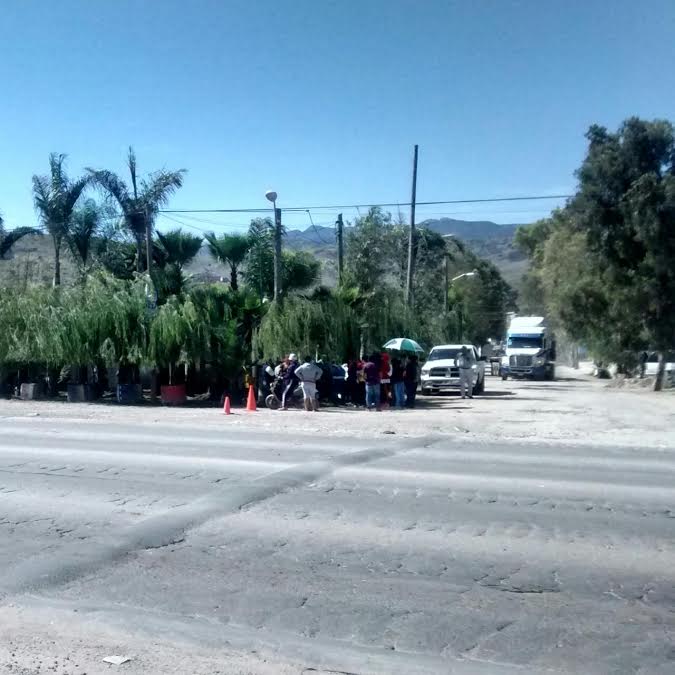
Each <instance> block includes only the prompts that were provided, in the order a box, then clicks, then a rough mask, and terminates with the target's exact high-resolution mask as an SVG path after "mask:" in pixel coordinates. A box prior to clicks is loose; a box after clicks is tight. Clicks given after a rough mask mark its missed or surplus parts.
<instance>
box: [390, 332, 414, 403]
mask: <svg viewBox="0 0 675 675" xmlns="http://www.w3.org/2000/svg"><path fill="white" fill-rule="evenodd" d="M384 348H385V349H393V350H396V351H400V352H407V353H408V354H410V355H409V356H408V361H407V363H406V365H405V368H404V369H403V376H402V380H403V388H404V389H405V407H406V408H414V407H415V398H416V396H417V381H418V376H419V373H418V365H417V354H421V353H424V349H422V347H421V346H420V344H419V343H418V342H415V340H412V339H410V338H394V339H393V340H389V342H387V343H385V344H384Z"/></svg>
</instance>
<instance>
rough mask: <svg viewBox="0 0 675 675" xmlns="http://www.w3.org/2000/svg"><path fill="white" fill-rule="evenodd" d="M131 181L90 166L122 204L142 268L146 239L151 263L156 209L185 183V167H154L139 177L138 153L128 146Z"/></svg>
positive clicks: (101, 185) (147, 257) (148, 257)
mask: <svg viewBox="0 0 675 675" xmlns="http://www.w3.org/2000/svg"><path fill="white" fill-rule="evenodd" d="M127 166H128V168H129V179H130V184H127V183H125V182H124V180H123V179H122V178H120V177H119V176H118V175H117V174H115V173H113V172H112V171H106V170H100V169H99V170H95V169H89V170H88V171H89V173H90V175H91V177H92V178H93V180H94V181H95V182H96V183H97V184H98V185H99V186H100V187H101V188H103V190H105V191H106V192H107V193H108V194H109V195H110V196H111V197H112V198H113V199H114V200H115V201H116V202H117V204H118V205H119V207H120V209H121V211H122V214H123V217H124V222H125V225H126V227H127V228H128V230H129V232H130V233H131V234H132V235H133V237H134V239H135V240H136V249H137V258H136V270H137V271H138V272H142V271H143V240H145V253H146V261H147V262H146V265H147V266H151V265H152V232H153V229H154V226H155V219H156V218H157V213H158V212H159V209H160V208H161V207H162V206H165V205H166V204H167V203H168V201H169V198H170V197H171V195H173V194H174V192H176V190H178V189H179V188H180V187H182V185H183V177H184V176H185V173H186V172H185V169H180V170H178V171H166V170H161V171H155V172H154V173H150V174H148V176H147V177H146V178H141V179H139V177H138V169H137V164H136V154H135V153H134V150H133V148H131V147H130V148H129V154H128V156H127Z"/></svg>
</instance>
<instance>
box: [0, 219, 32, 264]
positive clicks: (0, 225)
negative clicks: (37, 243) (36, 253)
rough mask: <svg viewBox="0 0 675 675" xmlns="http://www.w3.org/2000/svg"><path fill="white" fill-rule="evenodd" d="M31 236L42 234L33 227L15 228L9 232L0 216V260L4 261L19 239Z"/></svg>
mask: <svg viewBox="0 0 675 675" xmlns="http://www.w3.org/2000/svg"><path fill="white" fill-rule="evenodd" d="M29 234H38V235H41V234H42V232H40V230H36V229H35V228H33V227H15V228H14V229H13V230H9V231H8V230H6V229H5V221H4V220H3V219H2V216H0V260H4V258H5V256H6V255H7V254H8V253H9V252H10V251H11V249H12V246H14V244H16V242H17V241H19V239H21V238H23V237H25V236H27V235H29Z"/></svg>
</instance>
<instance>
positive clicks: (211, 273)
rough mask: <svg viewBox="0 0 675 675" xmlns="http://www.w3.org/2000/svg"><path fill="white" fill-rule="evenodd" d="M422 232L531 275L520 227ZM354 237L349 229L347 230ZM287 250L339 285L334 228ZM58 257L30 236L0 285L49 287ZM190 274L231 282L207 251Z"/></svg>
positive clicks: (515, 282)
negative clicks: (318, 265)
mask: <svg viewBox="0 0 675 675" xmlns="http://www.w3.org/2000/svg"><path fill="white" fill-rule="evenodd" d="M420 226H424V227H428V228H429V229H431V230H433V231H434V232H438V233H439V234H444V235H454V236H456V237H457V238H459V239H462V240H463V241H464V242H465V243H466V244H467V245H468V247H469V248H470V249H471V250H472V251H473V252H474V253H476V255H478V256H480V257H481V258H486V259H488V260H490V261H491V262H493V263H494V264H495V265H496V266H497V267H498V268H499V270H500V271H501V273H502V275H503V276H504V278H505V279H506V281H508V282H509V283H510V284H511V285H512V286H514V287H515V288H518V286H519V285H520V281H521V279H522V276H523V274H524V273H525V271H526V270H527V265H528V263H527V259H526V258H525V256H523V255H522V253H520V252H519V251H518V250H517V249H516V248H515V246H514V244H513V238H514V234H515V231H516V228H517V227H518V226H517V225H498V224H497V223H493V222H491V221H470V220H454V219H452V218H441V219H439V220H426V221H424V222H422V223H420ZM345 231H346V232H347V231H349V228H348V227H347V228H345ZM284 246H286V247H288V248H290V249H295V250H307V251H310V252H311V253H313V254H314V255H316V256H317V258H319V259H320V260H321V262H322V264H323V269H322V282H323V283H324V284H326V285H332V284H334V283H335V281H336V279H337V260H336V258H337V249H336V244H335V230H334V229H333V228H332V227H319V226H317V227H309V228H307V229H306V230H289V231H288V232H287V233H286V236H285V239H284ZM52 261H53V251H52V242H51V239H50V238H49V237H47V236H42V237H38V236H30V237H25V238H24V239H22V240H20V241H19V242H18V243H17V244H16V246H15V247H14V249H13V251H12V253H10V255H9V256H8V259H6V260H2V261H0V285H3V284H8V283H25V282H26V281H40V282H49V281H50V280H51V277H52V274H53V262H52ZM62 266H63V269H62V276H63V281H64V283H68V282H69V281H71V280H72V279H73V278H74V276H75V266H74V265H73V262H72V259H71V257H70V254H69V252H68V251H67V250H66V248H65V247H64V250H63V253H62ZM186 271H187V272H188V273H189V274H192V275H194V276H195V277H196V278H198V279H207V278H208V279H217V278H219V277H221V276H224V277H227V269H226V268H225V267H223V266H222V265H219V264H218V263H216V262H215V261H214V260H213V259H212V258H211V257H210V255H209V254H208V251H207V250H206V248H205V247H203V248H202V250H201V251H200V252H199V255H198V256H197V257H196V258H195V259H194V260H193V262H192V263H191V264H190V265H188V266H187V268H186Z"/></svg>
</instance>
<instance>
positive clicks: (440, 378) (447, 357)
mask: <svg viewBox="0 0 675 675" xmlns="http://www.w3.org/2000/svg"><path fill="white" fill-rule="evenodd" d="M462 347H466V348H467V349H468V350H469V351H470V352H471V353H472V354H473V358H474V360H475V362H476V364H475V366H473V373H474V379H473V390H474V393H476V394H482V393H483V392H484V391H485V359H484V358H483V357H482V356H481V355H480V354H479V353H478V349H476V347H474V346H473V345H468V344H466V345H462V344H459V345H437V346H436V347H433V348H432V350H431V351H430V352H429V357H428V358H427V360H426V363H425V364H424V365H423V366H422V372H421V376H420V379H421V384H422V394H425V395H428V394H432V393H434V392H439V391H448V390H450V389H459V368H458V367H457V366H456V365H455V359H456V358H457V355H458V354H459V352H460V351H461V349H462Z"/></svg>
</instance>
